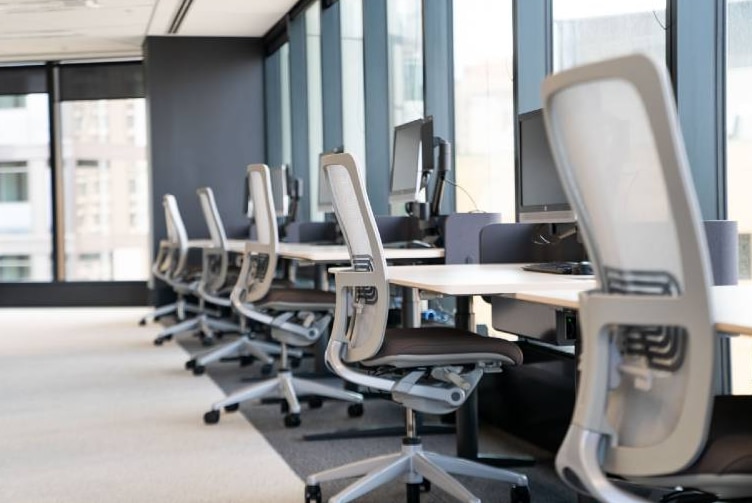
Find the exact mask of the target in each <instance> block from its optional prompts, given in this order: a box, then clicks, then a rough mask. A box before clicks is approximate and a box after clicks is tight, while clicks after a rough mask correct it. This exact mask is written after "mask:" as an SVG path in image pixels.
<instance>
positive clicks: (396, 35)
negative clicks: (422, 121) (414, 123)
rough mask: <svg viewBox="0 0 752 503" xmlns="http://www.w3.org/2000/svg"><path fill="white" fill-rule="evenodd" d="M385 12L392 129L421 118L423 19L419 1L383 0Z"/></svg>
mask: <svg viewBox="0 0 752 503" xmlns="http://www.w3.org/2000/svg"><path fill="white" fill-rule="evenodd" d="M458 3H459V2H458ZM386 8H387V29H388V32H389V46H388V48H389V102H390V110H389V123H390V126H391V127H392V128H394V126H397V125H399V124H404V123H405V122H409V121H411V120H415V119H418V118H420V117H423V17H422V10H421V1H420V0H387V6H386Z"/></svg>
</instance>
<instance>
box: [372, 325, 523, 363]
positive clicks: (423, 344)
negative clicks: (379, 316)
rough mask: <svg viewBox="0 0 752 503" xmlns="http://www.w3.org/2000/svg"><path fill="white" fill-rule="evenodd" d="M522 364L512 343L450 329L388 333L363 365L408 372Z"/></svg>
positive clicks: (402, 330)
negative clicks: (493, 364)
mask: <svg viewBox="0 0 752 503" xmlns="http://www.w3.org/2000/svg"><path fill="white" fill-rule="evenodd" d="M479 361H484V362H500V363H503V364H507V365H519V364H521V363H522V351H521V350H520V348H519V347H517V345H516V344H515V343H513V342H509V341H506V340H504V339H497V338H495V337H482V336H480V335H478V334H475V333H473V332H468V331H466V330H461V329H458V328H453V327H427V328H393V329H387V330H386V333H385V334H384V342H383V343H382V344H381V348H380V349H379V352H378V353H376V355H374V356H373V357H372V358H369V359H368V360H364V361H363V362H362V363H363V364H364V365H367V366H377V365H390V366H393V367H400V368H408V367H422V366H426V365H431V366H438V365H462V364H468V365H472V364H476V363H477V362H479Z"/></svg>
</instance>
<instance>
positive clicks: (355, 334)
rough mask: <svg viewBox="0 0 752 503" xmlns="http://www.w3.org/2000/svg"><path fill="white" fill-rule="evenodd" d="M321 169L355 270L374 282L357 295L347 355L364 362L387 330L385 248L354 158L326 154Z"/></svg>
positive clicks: (348, 359)
mask: <svg viewBox="0 0 752 503" xmlns="http://www.w3.org/2000/svg"><path fill="white" fill-rule="evenodd" d="M320 166H321V169H322V171H323V173H322V175H323V176H325V177H326V180H327V181H328V183H329V187H330V188H331V191H332V202H333V206H334V213H335V214H336V215H337V221H338V222H339V226H340V229H341V230H342V235H343V237H344V240H345V244H346V245H347V249H348V251H349V253H350V261H351V265H352V268H353V269H354V270H356V271H361V272H368V273H370V281H369V282H368V283H369V284H367V285H362V286H359V287H357V288H355V291H354V292H353V301H354V304H355V309H354V311H353V316H352V318H351V322H350V327H349V329H348V341H347V351H346V354H345V355H344V359H345V361H361V360H364V359H366V358H369V357H371V356H373V355H374V354H376V352H377V351H378V350H379V348H380V347H381V343H382V341H383V339H384V331H385V330H386V319H387V313H388V309H389V287H388V284H387V281H386V262H385V261H384V250H383V248H382V245H381V237H380V236H379V231H378V229H377V227H376V220H375V219H374V217H373V211H372V210H371V204H370V202H369V201H368V195H367V194H366V190H365V186H364V185H363V180H362V179H361V176H360V173H359V171H358V168H357V164H356V161H355V159H354V158H353V156H352V155H350V154H346V153H345V154H327V155H323V156H321V158H320ZM333 336H336V334H333Z"/></svg>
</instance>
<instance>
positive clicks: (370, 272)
mask: <svg viewBox="0 0 752 503" xmlns="http://www.w3.org/2000/svg"><path fill="white" fill-rule="evenodd" d="M321 166H322V169H323V176H326V178H327V180H328V183H329V185H330V187H331V191H332V199H333V201H334V211H335V213H336V215H337V220H338V221H339V224H340V227H341V229H342V234H343V236H344V238H345V242H346V244H347V248H348V250H349V252H350V258H351V263H352V266H351V268H350V269H348V270H346V271H342V272H337V274H336V276H335V284H336V288H337V290H336V295H337V306H336V310H335V314H334V323H333V325H332V334H331V337H330V339H329V345H328V346H327V351H326V359H327V363H328V364H329V366H330V367H331V368H332V369H333V370H334V371H335V372H336V373H337V374H338V375H339V376H340V377H342V378H344V379H346V380H348V381H350V382H352V383H354V384H357V385H360V386H364V387H366V388H369V389H372V390H376V391H380V392H382V393H383V394H384V395H385V396H387V397H389V398H390V399H391V400H393V401H395V402H397V403H399V404H401V405H402V406H403V407H405V409H406V435H405V437H404V438H403V440H402V450H401V452H398V453H395V454H389V455H385V456H379V457H376V458H371V459H366V460H362V461H358V462H355V463H351V464H347V465H344V466H341V467H338V468H333V469H330V470H325V471H323V472H320V473H317V474H314V475H310V476H308V477H307V478H306V489H305V491H306V492H305V498H306V501H307V502H309V503H310V502H321V500H322V496H321V488H320V484H321V483H322V482H326V481H331V480H337V479H341V478H349V477H361V476H362V477H361V478H360V479H358V480H357V481H355V482H354V483H352V484H351V485H350V486H348V487H347V488H345V489H344V490H342V491H341V492H340V493H339V494H337V495H335V496H333V497H332V498H330V499H329V502H330V503H331V502H333V503H342V502H345V501H351V500H353V499H355V498H357V497H359V496H361V495H363V494H365V493H367V492H370V491H372V490H373V489H375V488H376V487H378V486H381V485H383V484H386V483H388V482H390V481H392V480H394V479H395V478H397V477H403V478H404V480H405V481H406V482H407V495H408V501H409V502H410V503H414V502H418V501H419V491H420V487H421V485H422V484H424V483H425V482H424V477H425V478H426V479H428V480H430V482H431V483H432V484H434V485H436V486H438V487H441V488H442V489H443V490H444V491H446V492H448V493H449V494H451V495H452V496H454V497H456V498H458V499H460V500H462V501H467V502H477V501H480V500H479V499H478V498H477V497H475V496H474V495H473V494H472V493H471V492H470V491H468V490H467V489H466V488H465V487H463V486H462V485H461V484H460V483H459V482H458V481H457V480H456V479H455V478H454V477H452V475H450V474H456V475H467V476H475V477H482V478H487V479H493V480H498V481H501V482H507V483H510V484H512V489H511V501H512V502H514V503H523V502H529V501H530V493H529V490H528V483H527V477H525V476H524V475H521V474H517V473H514V472H511V471H508V470H503V469H499V468H492V467H489V466H486V465H482V464H480V463H476V462H474V461H468V460H464V459H458V458H453V457H450V456H444V455H440V454H436V453H432V452H426V451H423V449H422V444H421V440H420V438H419V437H418V436H417V435H416V430H415V412H416V411H417V412H425V413H429V414H446V413H448V412H453V411H455V410H456V409H457V408H459V407H460V406H461V405H462V404H463V402H464V401H465V399H466V398H467V397H468V396H469V395H470V393H472V392H473V390H474V389H475V386H476V385H477V384H478V381H479V380H480V378H481V376H482V375H483V373H484V371H487V370H489V371H492V370H496V371H498V370H500V369H501V368H502V367H503V366H506V365H517V364H520V363H521V362H522V352H521V351H520V349H519V348H518V347H517V346H516V345H515V344H514V343H512V342H509V341H505V340H501V339H496V338H489V337H481V336H479V335H477V334H473V333H471V332H467V331H464V330H460V329H456V328H449V327H431V328H403V329H387V328H386V321H387V314H388V308H389V285H388V283H387V279H386V262H385V260H384V251H383V248H382V244H381V238H380V237H379V233H378V230H377V228H376V223H375V220H374V216H373V213H372V211H371V207H370V203H369V201H368V196H367V195H366V192H365V187H364V185H363V181H362V179H361V178H360V174H359V171H358V169H357V167H356V164H355V160H354V159H353V157H352V156H351V155H350V154H346V153H345V154H329V155H326V156H323V157H322V159H321ZM348 317H349V322H348Z"/></svg>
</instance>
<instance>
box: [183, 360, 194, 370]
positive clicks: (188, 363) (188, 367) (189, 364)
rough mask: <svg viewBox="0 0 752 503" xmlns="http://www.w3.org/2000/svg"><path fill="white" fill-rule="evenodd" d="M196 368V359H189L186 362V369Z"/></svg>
mask: <svg viewBox="0 0 752 503" xmlns="http://www.w3.org/2000/svg"><path fill="white" fill-rule="evenodd" d="M194 368H196V360H188V361H187V362H185V370H193V369H194Z"/></svg>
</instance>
